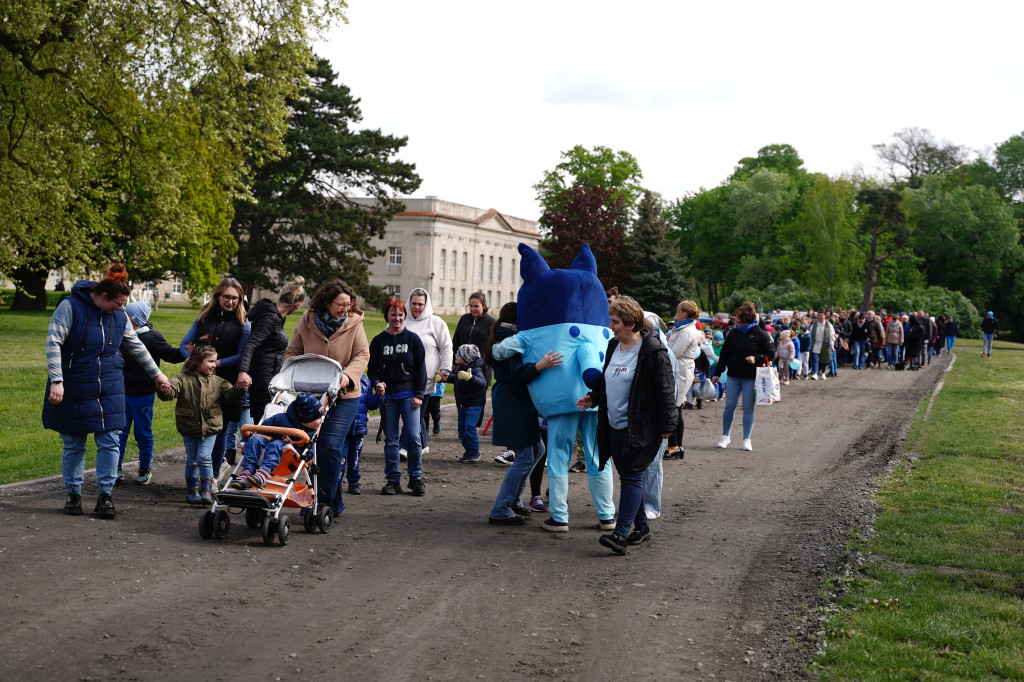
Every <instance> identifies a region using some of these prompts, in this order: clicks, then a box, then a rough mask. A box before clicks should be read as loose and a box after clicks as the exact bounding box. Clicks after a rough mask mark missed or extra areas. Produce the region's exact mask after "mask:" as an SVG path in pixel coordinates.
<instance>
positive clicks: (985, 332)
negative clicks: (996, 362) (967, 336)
mask: <svg viewBox="0 0 1024 682" xmlns="http://www.w3.org/2000/svg"><path fill="white" fill-rule="evenodd" d="M997 336H999V322H997V321H996V316H995V315H993V314H992V311H991V310H990V311H988V313H986V314H985V318H984V319H983V320H982V321H981V357H983V358H990V357H992V340H993V339H995V338H996V337H997Z"/></svg>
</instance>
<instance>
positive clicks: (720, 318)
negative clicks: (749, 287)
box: [711, 313, 732, 329]
mask: <svg viewBox="0 0 1024 682" xmlns="http://www.w3.org/2000/svg"><path fill="white" fill-rule="evenodd" d="M731 319H732V313H715V317H714V319H713V320H712V321H711V326H712V327H713V328H714V329H724V328H726V327H728V326H729V320H731Z"/></svg>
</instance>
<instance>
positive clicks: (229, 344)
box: [43, 264, 998, 554]
mask: <svg viewBox="0 0 1024 682" xmlns="http://www.w3.org/2000/svg"><path fill="white" fill-rule="evenodd" d="M303 284H304V282H303V280H302V278H296V279H295V280H293V281H291V282H289V283H288V284H287V285H285V286H284V287H283V289H282V290H281V292H280V293H279V294H278V296H277V298H276V300H271V299H262V300H260V301H257V302H256V303H255V304H254V305H253V306H252V307H251V308H247V306H246V304H245V301H244V298H243V289H242V287H241V285H240V284H239V283H238V282H237V281H236V280H234V279H232V278H230V277H228V278H225V279H223V280H222V281H221V282H220V284H219V285H218V286H217V287H216V289H215V290H214V292H213V295H212V296H211V298H210V299H209V301H208V303H207V304H206V305H205V306H204V307H203V309H202V310H201V311H200V313H199V315H198V316H197V317H196V319H195V321H194V322H193V324H192V326H191V327H190V329H189V330H188V332H187V333H186V334H185V336H184V337H183V338H182V340H181V343H180V344H179V346H178V347H174V346H172V345H171V344H169V343H168V342H167V340H166V339H165V338H164V337H163V335H162V334H160V332H159V331H157V330H156V329H154V328H153V325H152V323H151V321H150V320H149V316H150V312H151V311H150V308H149V306H148V305H147V304H145V303H140V302H134V303H128V297H129V294H130V290H129V288H128V284H127V272H126V271H125V268H124V266H123V265H121V264H115V265H113V266H111V267H110V269H109V270H108V272H107V273H106V276H105V277H104V278H103V279H102V280H100V281H98V282H94V281H79V282H77V283H76V284H75V285H74V286H73V287H72V289H71V293H70V295H69V296H67V297H66V298H65V299H64V300H63V301H62V302H61V303H60V304H59V305H58V307H57V309H56V311H55V312H54V314H53V317H52V318H51V322H50V327H49V331H48V334H47V340H46V355H47V366H48V374H49V380H48V382H47V389H46V401H45V403H44V409H43V424H44V426H45V427H46V428H49V429H53V430H55V431H57V432H58V433H59V434H60V436H61V439H62V441H63V443H64V452H63V455H62V473H63V477H64V483H65V487H66V489H67V499H66V502H65V507H64V510H65V513H67V514H81V513H82V483H83V476H84V462H85V441H86V437H87V436H88V434H90V433H91V434H93V436H94V440H95V442H96V445H97V479H98V489H99V497H98V499H97V503H96V507H95V513H96V514H97V515H99V516H101V517H104V518H112V517H114V516H115V515H116V511H115V507H114V504H113V497H112V492H113V489H114V486H115V484H116V482H117V481H118V480H121V478H122V477H123V469H122V461H123V458H124V451H125V447H126V443H127V440H128V437H129V432H130V431H132V430H133V431H134V436H135V440H136V442H137V443H138V446H139V470H138V476H137V477H136V479H135V480H136V482H137V483H139V484H148V483H149V482H150V481H151V480H152V458H153V436H152V419H153V407H154V398H155V397H157V396H158V397H160V398H161V399H162V400H168V401H169V400H176V401H177V404H176V407H175V421H176V426H177V429H178V431H179V433H180V434H181V437H182V442H183V444H184V446H185V452H186V463H185V476H184V478H185V487H186V499H187V500H188V502H190V503H194V504H200V505H210V504H212V496H213V494H214V493H215V492H216V486H217V485H218V478H219V474H220V471H221V468H222V465H223V462H224V461H227V462H228V463H230V464H232V465H233V464H235V462H236V461H237V459H238V458H239V457H241V458H242V459H243V467H242V469H243V475H242V476H241V477H236V478H235V479H234V480H233V481H232V486H233V487H238V488H243V489H245V488H249V487H263V485H265V483H266V479H267V477H268V476H269V472H270V471H272V469H273V467H272V466H270V465H268V464H267V462H271V463H272V462H273V461H275V460H274V457H275V454H274V453H276V452H277V450H279V449H280V447H279V446H280V444H279V443H275V442H274V439H273V438H270V437H267V436H259V437H250V439H249V442H248V443H247V444H246V445H245V446H244V448H243V447H242V446H241V444H240V443H239V442H238V441H236V438H237V434H238V430H239V427H240V425H241V424H244V423H253V422H257V423H258V422H259V421H260V419H261V418H262V417H263V414H264V412H265V409H266V407H267V405H268V404H269V402H270V401H271V393H270V383H271V379H272V378H273V376H274V375H275V374H277V373H278V372H279V371H280V369H281V366H282V363H283V361H284V359H285V358H287V357H292V356H298V355H303V354H308V353H313V354H317V355H322V356H324V357H327V358H330V359H332V360H334V361H336V362H337V363H338V364H339V365H340V366H341V367H342V368H343V373H342V379H341V394H340V395H339V396H338V400H337V401H336V402H335V404H334V405H333V406H332V407H331V409H329V410H328V411H327V413H326V414H324V413H323V410H322V409H321V407H320V404H319V403H318V401H316V400H315V399H313V398H312V396H308V395H306V394H300V395H299V396H298V397H297V399H296V400H295V401H294V402H293V403H292V405H291V406H290V407H289V408H288V410H287V411H286V412H285V413H282V414H279V415H274V416H273V417H271V418H270V419H277V420H279V421H280V422H281V424H282V425H288V426H292V427H295V428H301V429H303V430H305V431H306V432H307V433H309V434H313V433H315V432H317V431H319V435H318V437H317V438H318V440H317V443H318V445H317V454H318V468H319V473H318V476H319V481H320V484H319V495H320V502H321V504H325V505H328V506H329V507H330V508H331V510H332V511H333V512H334V514H339V513H341V512H342V511H344V501H343V494H342V490H343V487H344V482H345V480H346V479H347V481H348V489H347V492H348V493H349V494H350V495H359V494H361V491H362V486H361V483H360V480H361V473H360V470H359V461H360V453H361V451H362V441H363V437H364V436H365V435H366V434H367V422H368V412H369V411H370V410H373V409H377V408H378V407H379V409H380V414H381V432H382V435H383V437H384V478H385V484H384V486H383V488H382V489H381V491H380V492H381V494H382V495H398V494H401V493H402V492H403V488H402V479H403V472H402V468H401V464H402V462H405V465H406V466H405V469H406V471H405V477H406V480H407V483H406V488H407V489H408V490H409V492H411V493H412V494H413V495H417V496H422V495H425V494H426V492H427V488H426V483H425V482H424V480H423V455H424V454H426V453H428V452H429V445H428V443H429V436H430V435H432V434H434V435H436V434H437V433H439V432H440V429H439V423H438V416H437V407H438V405H439V403H440V396H441V395H443V393H444V387H445V386H447V385H448V384H452V385H453V387H454V396H455V407H456V411H457V415H458V416H457V423H458V437H459V441H460V443H461V445H462V450H463V453H462V456H461V457H460V459H459V461H460V462H463V463H473V462H477V461H479V460H480V458H481V454H480V438H479V432H478V429H479V427H480V426H481V425H482V423H483V422H482V420H483V416H484V408H485V405H486V403H487V394H488V387H490V386H491V383H492V380H493V382H494V385H493V388H491V391H490V394H491V408H492V409H491V412H492V419H493V429H491V437H492V442H493V443H494V445H497V446H500V447H501V449H502V450H503V452H502V454H501V455H499V456H498V457H497V458H496V461H497V462H498V463H500V464H504V465H509V468H508V471H507V473H506V475H505V477H504V480H503V481H502V484H501V486H500V489H499V490H498V492H497V495H496V497H495V500H494V503H493V506H492V508H491V510H490V513H489V514H488V522H489V523H491V524H493V525H499V526H518V525H523V524H524V523H525V519H526V518H527V517H529V516H530V515H531V514H533V513H536V512H547V511H548V506H547V502H546V500H545V499H544V495H542V492H541V486H542V481H543V476H544V471H545V463H546V457H545V450H546V448H545V440H546V439H545V436H546V430H545V429H546V422H545V420H543V419H541V418H540V416H539V415H538V412H537V409H536V408H535V407H534V406H533V403H532V400H531V397H530V392H529V386H530V384H531V382H533V381H534V380H536V379H537V378H538V377H539V376H540V375H541V373H542V372H544V371H545V370H546V369H548V368H550V367H558V366H560V365H561V364H562V360H563V355H562V353H561V352H560V349H558V348H551V349H547V352H546V353H544V354H543V357H542V358H541V359H540V360H539V361H537V362H525V361H524V360H523V359H522V357H521V356H520V355H519V354H518V353H517V351H516V350H515V349H516V348H517V346H516V344H515V343H512V342H513V341H514V339H515V336H516V334H517V321H518V309H517V304H516V303H515V302H509V303H506V304H505V305H504V306H502V308H501V310H500V311H499V314H498V318H497V319H495V318H493V317H491V316H490V315H488V314H487V313H488V308H487V301H486V297H485V296H484V294H483V292H475V293H473V294H472V295H471V296H470V298H469V300H468V303H467V312H466V314H465V315H464V316H463V317H462V318H461V319H460V320H459V322H458V324H457V325H456V329H455V333H454V335H450V334H449V331H448V326H447V324H446V323H445V322H444V320H442V319H441V318H439V317H437V316H436V315H434V313H433V308H432V306H431V302H430V294H429V293H428V291H427V290H426V289H425V288H415V289H413V290H412V291H411V292H410V294H409V296H408V297H407V299H405V300H402V299H400V298H397V297H396V298H391V299H389V300H388V301H387V303H386V304H385V306H384V317H385V321H386V325H387V326H386V328H385V329H384V330H383V331H381V332H380V333H379V334H377V335H376V336H374V337H373V339H372V340H368V339H367V336H366V333H365V331H364V325H363V319H364V316H363V313H362V311H360V309H359V305H358V303H357V300H356V292H355V291H354V290H353V289H352V288H351V287H350V286H349V285H348V284H346V283H345V282H344V281H341V280H335V281H331V282H328V283H326V284H324V285H323V286H321V287H320V288H319V290H318V291H317V292H316V293H315V294H314V295H313V296H312V298H311V300H310V302H309V307H308V309H307V310H306V312H305V313H303V314H302V317H301V318H300V320H299V322H298V324H297V325H296V328H295V331H294V332H293V334H292V336H291V339H289V338H288V337H287V335H286V334H285V332H284V322H285V318H286V317H287V316H288V315H290V314H292V313H294V312H296V311H297V310H298V309H299V308H300V307H301V306H302V304H303V303H304V302H305V301H306V292H305V290H304V288H303ZM608 304H609V308H608V315H609V318H610V320H611V323H610V325H609V327H610V334H608V333H607V330H606V336H607V338H608V341H607V348H602V349H601V351H602V353H601V360H602V362H603V367H602V370H601V372H600V373H596V372H595V373H594V375H593V376H591V377H590V378H589V380H588V382H587V386H588V387H589V388H590V391H589V392H588V393H587V394H586V395H583V396H579V397H578V401H577V403H576V405H577V407H578V409H580V410H585V411H593V412H596V416H597V420H596V425H597V426H596V429H597V431H596V452H597V455H598V456H597V458H596V460H597V461H595V462H594V463H593V465H594V468H595V471H594V472H593V473H595V474H596V473H597V472H598V471H604V470H605V467H607V466H610V465H609V464H608V463H609V462H611V463H612V465H614V470H615V472H616V473H617V475H618V477H619V482H620V498H619V505H618V510H617V516H616V517H615V518H611V517H610V515H609V514H607V513H604V514H603V515H600V516H601V517H600V518H599V525H600V527H601V528H602V530H606V531H610V532H609V533H608V534H606V535H602V536H601V537H600V542H601V544H602V545H604V546H605V547H608V548H609V549H611V550H612V551H613V552H615V553H618V554H625V553H626V552H627V549H628V547H629V546H631V545H636V544H639V543H641V542H644V541H645V540H647V539H649V538H650V535H651V531H650V526H649V523H648V521H649V520H650V519H653V518H656V517H657V516H658V515H659V514H660V506H661V501H660V494H661V479H662V476H663V473H662V461H663V460H670V459H682V458H683V457H684V454H685V449H684V411H685V410H692V409H702V408H703V404H704V403H705V402H708V401H711V402H715V401H719V400H722V399H723V398H724V401H725V405H724V409H723V412H722V435H721V438H720V439H719V441H718V444H717V446H718V447H719V448H727V447H728V446H729V445H730V443H731V432H732V426H733V422H734V419H735V413H736V410H737V408H741V409H742V445H741V448H742V449H743V450H747V451H750V450H753V444H752V432H753V428H754V421H755V419H754V416H755V410H754V406H755V383H756V377H757V372H758V368H761V367H766V366H770V365H772V364H774V365H775V366H776V367H777V369H778V373H779V378H780V383H781V385H783V386H785V385H788V384H789V383H790V382H792V381H798V380H810V381H826V380H827V379H829V378H834V377H837V376H838V375H839V373H840V371H841V370H846V369H851V370H867V369H872V368H881V367H888V368H891V369H894V370H899V369H908V370H916V369H919V368H920V367H921V366H923V365H926V364H928V363H930V362H931V359H932V358H933V357H936V356H939V355H941V354H942V352H943V350H945V351H946V352H950V351H951V350H952V348H953V345H954V343H955V341H956V336H957V333H958V325H957V322H956V320H954V319H953V318H952V316H948V315H942V314H939V315H937V316H935V317H931V316H929V315H927V314H926V313H925V312H924V311H920V310H919V311H912V312H906V313H898V314H897V313H889V312H886V311H880V312H879V313H878V314H876V313H875V312H874V311H871V310H869V311H865V312H864V313H863V314H862V313H860V312H859V311H855V310H848V311H847V310H808V311H775V312H773V313H769V314H764V313H759V312H758V311H757V310H756V308H755V306H754V305H753V304H752V303H744V304H743V305H741V306H740V307H739V308H738V309H737V310H736V311H735V312H734V314H733V316H732V319H731V321H730V323H729V324H728V325H727V326H726V327H725V328H723V329H721V330H715V329H712V328H711V326H710V325H705V324H702V322H701V310H700V308H699V306H698V305H697V304H696V303H695V302H693V301H690V300H684V301H681V302H680V303H679V305H678V306H677V309H676V315H675V317H674V319H673V320H672V323H671V324H670V325H669V327H665V325H664V323H663V322H662V321H661V320H659V319H658V318H657V316H655V315H653V314H651V313H645V312H644V310H643V308H642V307H641V305H640V304H639V303H638V302H637V301H635V300H633V299H632V298H630V297H628V296H620V295H618V293H617V291H614V290H612V291H609V292H608ZM601 305H602V306H603V303H602V304H601ZM706 319H707V318H705V320H706ZM982 332H983V335H984V338H985V340H986V343H985V346H984V348H983V353H982V354H983V355H984V356H989V355H990V354H991V340H992V339H993V338H995V336H996V335H997V334H998V324H997V323H996V320H995V317H994V315H993V314H992V313H991V312H989V313H988V314H987V316H986V318H985V319H984V320H983V322H982ZM603 343H604V342H603V340H602V344H603ZM161 361H164V362H170V363H180V362H184V363H185V364H184V367H183V369H182V371H181V373H180V374H179V375H178V376H176V377H175V378H174V379H172V380H170V381H168V379H167V377H166V376H165V375H164V374H163V373H162V372H161V371H160V368H159V363H160V362H161ZM435 398H436V401H433V399H435ZM430 401H433V402H430ZM741 401H742V402H741ZM431 405H433V409H428V408H429V407H430V406H431ZM431 412H433V413H434V417H433V419H434V425H433V428H432V429H431V426H430V413H431ZM592 447H593V444H590V446H589V447H588V448H587V449H588V450H589V449H591V448H592ZM250 460H251V461H250ZM527 482H529V484H530V493H531V495H530V498H529V503H528V504H524V502H523V493H524V492H525V490H526V485H527ZM609 509H611V507H610V506H609ZM542 527H543V528H545V529H546V530H551V531H556V532H557V531H561V532H564V531H567V530H568V524H567V523H565V522H561V521H557V520H555V519H554V517H552V518H551V519H548V520H547V521H545V523H544V524H543V526H542Z"/></svg>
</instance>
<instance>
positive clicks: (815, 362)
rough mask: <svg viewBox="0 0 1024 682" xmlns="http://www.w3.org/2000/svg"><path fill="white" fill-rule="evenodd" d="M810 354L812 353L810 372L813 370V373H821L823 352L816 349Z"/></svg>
mask: <svg viewBox="0 0 1024 682" xmlns="http://www.w3.org/2000/svg"><path fill="white" fill-rule="evenodd" d="M810 354H811V367H810V372H811V374H820V373H821V353H815V352H814V351H810Z"/></svg>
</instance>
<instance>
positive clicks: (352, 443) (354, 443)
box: [341, 433, 363, 488]
mask: <svg viewBox="0 0 1024 682" xmlns="http://www.w3.org/2000/svg"><path fill="white" fill-rule="evenodd" d="M362 454H363V437H362V436H356V435H353V434H351V433H350V434H349V435H348V436H346V437H345V450H344V452H342V455H341V456H342V458H343V459H344V460H345V475H344V476H342V478H343V479H344V478H345V477H346V476H347V477H348V485H349V487H350V488H351V487H352V486H358V485H359V479H360V476H359V457H360V456H361V455H362Z"/></svg>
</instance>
